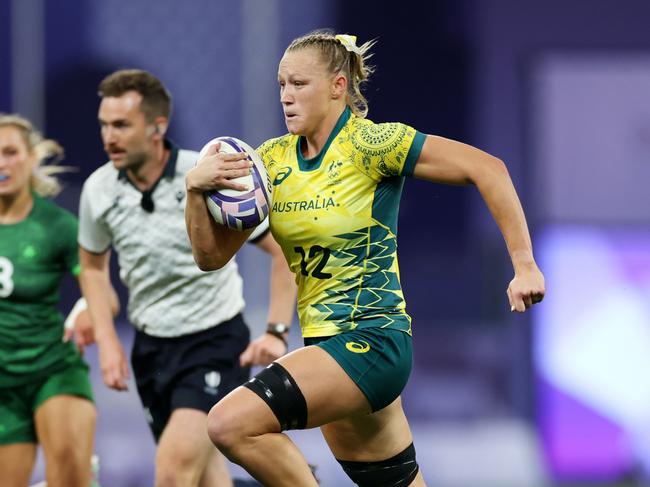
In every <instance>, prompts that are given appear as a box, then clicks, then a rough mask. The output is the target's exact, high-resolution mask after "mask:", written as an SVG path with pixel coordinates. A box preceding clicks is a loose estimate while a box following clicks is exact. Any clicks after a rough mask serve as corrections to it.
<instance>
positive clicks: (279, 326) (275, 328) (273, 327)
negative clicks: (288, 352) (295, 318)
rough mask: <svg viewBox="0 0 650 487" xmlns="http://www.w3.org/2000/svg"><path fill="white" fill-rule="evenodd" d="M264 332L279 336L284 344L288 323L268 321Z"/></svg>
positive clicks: (285, 342)
mask: <svg viewBox="0 0 650 487" xmlns="http://www.w3.org/2000/svg"><path fill="white" fill-rule="evenodd" d="M266 333H268V334H269V335H273V336H274V337H277V338H279V339H280V340H282V341H283V342H284V344H285V345H286V344H287V334H288V333H289V325H286V324H284V323H269V324H268V326H267V327H266Z"/></svg>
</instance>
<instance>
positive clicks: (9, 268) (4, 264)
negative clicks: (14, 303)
mask: <svg viewBox="0 0 650 487" xmlns="http://www.w3.org/2000/svg"><path fill="white" fill-rule="evenodd" d="M13 274H14V265H13V264H12V263H11V261H10V260H9V259H7V258H6V257H0V298H8V297H9V296H10V295H11V293H12V292H13V290H14V281H12V280H11V276H13Z"/></svg>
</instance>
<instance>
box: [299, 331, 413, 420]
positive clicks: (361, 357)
mask: <svg viewBox="0 0 650 487" xmlns="http://www.w3.org/2000/svg"><path fill="white" fill-rule="evenodd" d="M305 345H317V346H319V347H321V348H322V349H323V350H325V351H326V352H327V353H329V354H330V355H331V356H332V357H333V358H334V360H336V361H337V362H338V364H339V365H340V366H341V367H342V368H343V370H345V372H346V373H347V374H348V375H349V376H350V378H351V379H352V380H353V381H354V383H355V384H356V385H357V386H358V387H359V389H361V391H362V392H363V393H364V395H365V396H366V398H367V399H368V402H369V403H370V405H371V406H372V410H373V412H374V411H378V410H380V409H383V408H385V407H386V406H388V405H389V404H390V403H392V402H393V401H394V400H395V399H397V397H398V396H399V395H400V394H401V393H402V390H403V389H404V386H406V382H407V381H408V378H409V375H410V373H411V367H412V365H413V344H412V338H411V336H410V335H409V334H407V333H405V332H403V331H399V330H393V329H390V328H362V329H358V328H357V329H356V330H352V331H346V332H343V333H341V334H339V335H334V336H331V337H316V338H305Z"/></svg>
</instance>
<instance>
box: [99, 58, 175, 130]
mask: <svg viewBox="0 0 650 487" xmlns="http://www.w3.org/2000/svg"><path fill="white" fill-rule="evenodd" d="M128 91H135V92H137V93H140V95H142V103H141V105H140V109H141V110H142V113H144V116H145V117H146V119H147V121H148V122H153V121H154V119H155V118H156V117H161V116H162V117H165V118H167V119H169V117H170V115H171V110H172V97H171V95H170V94H169V91H168V90H167V88H165V85H163V84H162V81H160V80H159V79H158V78H156V77H155V76H154V75H153V74H151V73H149V72H147V71H144V70H142V69H120V70H119V71H115V72H114V73H111V74H109V75H108V76H107V77H106V78H104V79H103V80H102V82H101V83H100V84H99V92H98V95H99V96H100V97H102V98H106V97H120V96H122V95H123V94H124V93H126V92H128Z"/></svg>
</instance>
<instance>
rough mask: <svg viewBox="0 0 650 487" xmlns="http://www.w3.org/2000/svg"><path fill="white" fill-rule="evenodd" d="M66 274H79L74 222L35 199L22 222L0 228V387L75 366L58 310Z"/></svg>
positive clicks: (69, 215) (43, 201) (41, 200)
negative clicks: (66, 366) (61, 287)
mask: <svg viewBox="0 0 650 487" xmlns="http://www.w3.org/2000/svg"><path fill="white" fill-rule="evenodd" d="M66 272H71V273H72V274H74V275H75V276H76V275H78V274H79V254H78V250H77V219H76V218H75V217H74V216H73V215H72V214H71V213H69V212H68V211H66V210H63V209H62V208H60V207H58V206H57V205H56V204H54V203H53V202H51V201H50V200H47V199H44V198H42V197H40V196H38V195H36V194H35V195H34V207H33V208H32V211H31V212H30V214H29V215H28V216H27V218H25V219H24V220H23V221H21V222H18V223H15V224H10V225H0V387H11V386H16V385H21V384H25V383H28V382H30V381H31V380H32V379H33V378H34V377H39V376H45V375H48V374H50V373H52V372H54V371H56V370H58V369H59V368H63V367H64V366H65V364H66V363H68V361H71V360H78V354H77V352H76V349H75V347H74V345H73V344H72V343H63V342H62V337H63V316H62V315H61V313H60V312H59V311H58V309H57V303H58V301H59V288H60V285H61V279H62V278H63V276H64V274H65V273H66Z"/></svg>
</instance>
